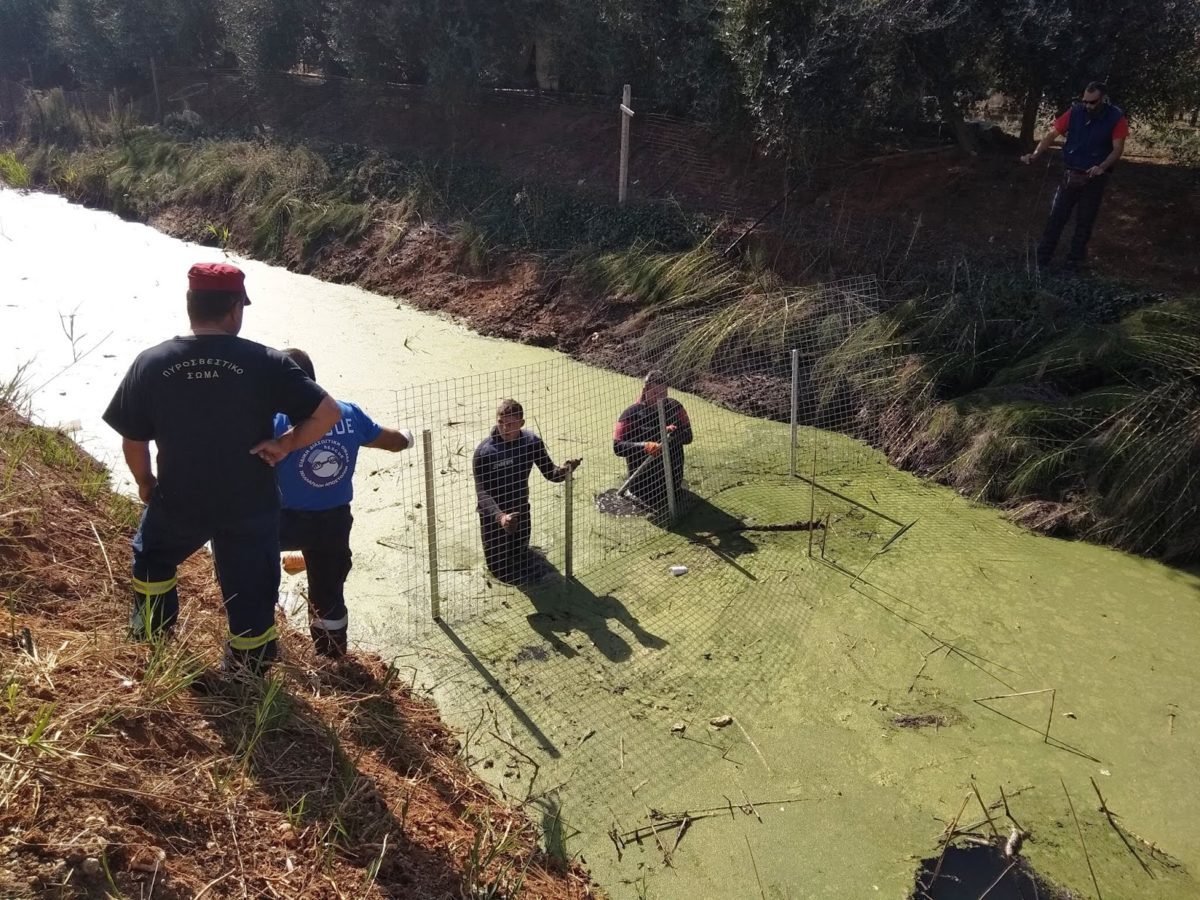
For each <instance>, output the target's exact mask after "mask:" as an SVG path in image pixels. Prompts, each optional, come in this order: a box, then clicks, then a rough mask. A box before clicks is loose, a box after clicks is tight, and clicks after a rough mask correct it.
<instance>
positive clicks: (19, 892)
mask: <svg viewBox="0 0 1200 900" xmlns="http://www.w3.org/2000/svg"><path fill="white" fill-rule="evenodd" d="M0 473H3V480H2V481H0V598H3V601H4V604H5V607H4V613H5V619H6V621H5V622H4V634H3V635H2V636H0V666H2V667H3V672H4V686H3V692H2V694H0V896H3V897H13V898H19V897H35V896H36V897H64V898H65V897H108V896H141V897H155V898H160V900H168V898H183V897H200V896H203V897H205V898H219V897H245V896H254V897H306V898H307V897H318V898H322V897H329V898H334V897H339V898H340V897H355V898H358V897H413V898H440V897H446V898H450V897H467V896H471V897H474V896H489V897H491V896H494V897H509V896H514V895H515V894H516V893H517V892H518V891H519V893H520V896H522V897H540V898H581V897H589V896H593V893H594V892H593V889H592V887H591V886H590V883H589V880H588V878H587V877H586V875H585V874H584V873H582V872H581V871H580V870H578V869H577V868H575V867H567V866H556V865H555V864H554V863H553V862H552V861H550V860H549V859H547V858H546V857H545V856H544V855H542V854H541V853H539V852H538V851H537V849H536V839H535V834H534V829H533V827H532V825H531V824H530V822H529V820H528V819H527V818H526V817H525V816H524V814H523V813H521V812H520V811H516V810H512V809H509V808H507V807H504V806H502V805H500V804H499V803H498V802H497V801H496V800H494V799H493V797H492V796H491V795H490V794H489V793H488V791H487V790H486V788H485V787H484V786H483V785H482V784H481V783H480V782H479V781H477V780H476V779H475V778H474V777H473V776H472V775H471V774H470V773H469V772H468V771H467V769H466V768H465V767H464V766H463V764H462V763H461V761H460V760H459V758H458V757H457V756H456V753H457V750H458V746H457V743H456V741H455V740H454V738H453V737H452V735H451V734H450V732H449V731H448V730H447V729H446V727H445V726H444V725H443V724H442V723H441V722H440V720H439V719H438V716H437V712H436V710H434V709H433V708H431V707H430V706H429V705H428V704H426V703H423V702H420V701H418V700H416V699H414V698H413V697H412V696H411V695H410V693H409V691H408V690H407V689H406V688H405V686H404V685H403V683H402V680H403V679H402V678H401V677H399V673H397V672H396V671H395V670H389V669H388V668H387V667H385V666H384V665H383V663H382V662H381V661H380V660H378V659H376V658H363V657H360V658H358V659H357V660H356V661H354V662H351V663H344V664H340V665H338V666H336V667H335V666H333V665H330V664H322V663H320V662H318V661H317V659H316V658H315V657H314V656H313V655H312V654H311V651H310V649H309V647H308V643H307V640H305V639H302V638H301V637H300V636H299V635H297V634H296V633H294V632H291V631H289V632H288V633H287V634H286V635H285V637H284V641H283V643H284V656H285V659H286V663H285V664H282V665H280V666H278V667H277V669H276V671H275V675H274V677H273V678H272V679H269V680H267V681H265V682H262V681H251V680H242V681H238V680H232V679H229V678H226V677H225V676H222V675H220V674H219V673H218V671H217V668H216V661H217V657H218V654H219V645H220V641H221V637H222V635H223V633H224V627H223V626H224V616H223V614H222V611H221V605H220V597H219V593H218V591H217V590H216V587H215V585H214V583H213V581H212V578H211V574H210V566H209V565H208V562H207V560H204V559H193V560H192V561H191V562H190V563H189V564H188V565H186V566H185V567H184V569H183V571H182V573H181V588H182V592H183V593H184V594H185V599H184V610H185V615H184V620H183V621H182V622H181V626H182V627H181V628H179V633H178V634H177V636H176V637H175V638H174V639H172V640H169V641H166V642H164V643H162V644H161V645H159V646H153V647H148V646H145V645H140V644H132V643H128V642H126V641H125V640H124V636H123V627H122V626H123V621H124V618H125V609H126V596H127V591H128V589H129V586H128V579H127V576H126V574H125V573H126V568H127V565H128V551H127V544H128V536H129V532H130V530H131V527H132V525H133V523H134V522H135V520H136V514H137V510H136V508H135V507H134V506H133V504H131V503H129V501H127V500H124V499H123V498H120V497H117V496H116V495H114V494H112V493H111V492H110V491H109V489H108V480H107V476H106V474H105V472H104V471H103V469H102V468H101V467H100V466H99V465H98V464H97V463H95V461H94V460H92V459H91V458H90V457H88V456H86V455H85V454H84V453H83V452H82V451H80V450H79V448H78V447H77V446H76V445H75V444H74V443H72V442H71V441H70V440H69V439H68V438H66V437H65V436H64V435H62V434H60V433H57V432H52V431H48V430H45V429H41V428H36V427H33V426H31V425H30V424H29V423H28V422H27V421H25V420H24V419H23V418H21V417H20V416H19V415H18V414H17V413H15V412H14V410H13V409H12V407H11V406H9V405H7V404H0Z"/></svg>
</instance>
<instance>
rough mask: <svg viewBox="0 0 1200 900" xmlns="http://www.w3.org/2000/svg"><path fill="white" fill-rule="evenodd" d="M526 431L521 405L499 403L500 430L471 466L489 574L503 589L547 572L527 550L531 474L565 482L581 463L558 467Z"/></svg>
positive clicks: (480, 448) (482, 446) (494, 431)
mask: <svg viewBox="0 0 1200 900" xmlns="http://www.w3.org/2000/svg"><path fill="white" fill-rule="evenodd" d="M524 425H525V411H524V409H522V407H521V404H520V403H518V402H517V401H516V400H503V401H501V403H500V407H499V408H498V409H497V410H496V427H494V428H493V429H492V433H491V434H490V435H489V436H488V438H487V440H485V441H484V442H483V443H481V444H480V445H479V446H478V447H476V448H475V456H474V458H473V459H472V460H471V471H472V473H473V474H474V476H475V493H476V496H477V498H478V503H477V506H476V509H477V511H478V512H479V530H480V533H481V535H482V537H483V556H484V560H485V561H486V562H487V567H488V571H489V572H491V573H492V574H493V575H495V576H496V578H498V579H499V580H500V581H502V582H504V583H505V584H525V583H527V582H530V581H534V580H536V579H537V578H538V577H539V576H540V575H542V574H543V573H544V572H545V571H546V569H545V561H544V560H541V559H540V558H538V557H537V556H535V555H534V554H533V553H531V552H530V550H529V537H530V533H531V530H532V529H531V522H530V512H531V510H530V507H529V473H530V472H531V471H533V467H534V466H537V468H538V471H539V472H541V473H542V477H543V478H545V479H546V480H548V481H563V480H565V479H566V477H567V473H568V472H574V471H575V469H576V468H578V467H579V464H580V463H581V462H582V460H579V459H568V460H567V461H566V462H565V463H563V464H562V465H561V466H556V465H554V463H553V461H551V459H550V454H549V453H548V452H546V445H545V444H544V443H542V439H541V438H540V437H538V436H537V435H536V434H534V433H533V432H532V431H524V430H523V426H524Z"/></svg>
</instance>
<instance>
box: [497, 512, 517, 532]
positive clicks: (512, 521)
mask: <svg viewBox="0 0 1200 900" xmlns="http://www.w3.org/2000/svg"><path fill="white" fill-rule="evenodd" d="M517 517H518V514H517V513H501V514H500V518H499V522H500V527H501V528H503V529H504V530H505V531H507V532H508V533H509V534H512V533H513V532H514V531H516V530H517Z"/></svg>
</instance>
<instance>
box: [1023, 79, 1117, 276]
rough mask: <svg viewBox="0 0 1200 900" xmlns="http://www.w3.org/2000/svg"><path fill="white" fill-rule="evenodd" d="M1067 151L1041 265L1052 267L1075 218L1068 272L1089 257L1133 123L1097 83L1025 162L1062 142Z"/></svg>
mask: <svg viewBox="0 0 1200 900" xmlns="http://www.w3.org/2000/svg"><path fill="white" fill-rule="evenodd" d="M1063 135H1066V138H1067V141H1066V143H1065V144H1064V145H1063V154H1062V156H1063V179H1062V182H1061V183H1060V184H1059V186H1058V190H1057V191H1056V192H1055V194H1054V205H1053V206H1052V207H1051V209H1050V218H1049V220H1048V221H1047V222H1046V230H1045V231H1044V232H1043V234H1042V240H1041V242H1040V243H1039V244H1038V248H1037V261H1038V265H1039V266H1040V267H1042V268H1045V267H1046V266H1048V265H1050V261H1051V260H1052V259H1053V258H1054V249H1055V248H1056V247H1057V246H1058V239H1059V238H1060V237H1061V236H1062V233H1063V229H1064V228H1066V227H1067V222H1068V221H1069V220H1070V218H1071V213H1072V212H1074V213H1075V234H1074V236H1073V237H1072V239H1071V249H1070V251H1069V252H1068V253H1067V267H1068V268H1070V269H1077V268H1079V266H1081V265H1082V264H1083V261H1084V258H1085V257H1086V255H1087V244H1088V241H1089V240H1090V239H1091V236H1092V228H1093V226H1095V224H1096V216H1097V214H1098V213H1099V212H1100V198H1101V197H1102V196H1103V194H1104V188H1105V186H1106V185H1107V184H1108V173H1109V172H1110V171H1112V167H1113V166H1115V165H1116V164H1117V160H1119V159H1120V158H1121V154H1122V153H1124V152H1125V138H1126V137H1128V136H1129V122H1128V121H1127V120H1126V119H1125V113H1124V112H1122V111H1121V108H1120V107H1119V106H1114V105H1113V104H1111V103H1109V101H1108V88H1107V87H1106V86H1105V85H1104V84H1103V83H1101V82H1099V81H1093V82H1092V83H1091V84H1089V85H1088V86H1087V90H1085V91H1084V92H1083V98H1082V99H1081V100H1079V101H1077V102H1076V103H1074V104H1073V105H1072V106H1071V108H1070V109H1069V110H1067V111H1066V112H1065V113H1063V114H1062V115H1061V116H1059V117H1058V118H1057V119H1056V120H1055V122H1054V127H1053V128H1052V129H1051V130H1050V132H1049V133H1048V134H1047V135H1046V136H1045V137H1044V138H1042V140H1041V142H1040V143H1039V144H1038V145H1037V147H1036V148H1034V151H1033V152H1032V153H1027V154H1025V155H1024V156H1022V157H1021V162H1023V163H1025V164H1026V165H1028V164H1029V163H1031V162H1033V161H1034V160H1035V159H1037V158H1038V157H1039V156H1041V155H1042V154H1043V153H1045V152H1046V151H1047V150H1048V149H1050V147H1051V145H1053V143H1054V142H1055V141H1056V140H1057V139H1058V138H1059V137H1061V136H1063Z"/></svg>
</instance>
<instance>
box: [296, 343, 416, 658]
mask: <svg viewBox="0 0 1200 900" xmlns="http://www.w3.org/2000/svg"><path fill="white" fill-rule="evenodd" d="M283 354H284V356H286V357H287V358H288V359H290V360H291V361H292V362H294V363H295V364H296V365H298V366H299V367H300V369H301V370H302V371H303V372H304V374H305V375H307V376H308V377H309V378H311V379H312V380H313V381H316V378H317V376H316V371H315V369H314V368H313V363H312V359H311V358H310V357H309V355H308V354H307V353H305V352H304V351H303V350H298V349H296V348H294V347H289V348H288V349H286V350H284V351H283ZM337 405H338V409H339V410H340V411H341V418H340V419H339V420H338V421H337V422H336V423H335V424H334V426H333V427H332V428H331V429H329V431H328V432H326V433H325V435H324V436H322V437H321V438H319V439H317V440H316V441H314V442H313V443H311V444H309V445H308V446H307V447H305V448H303V449H301V450H297V451H295V452H294V453H291V454H289V455H288V457H287V459H285V460H284V461H283V462H281V463H279V465H277V466H276V467H275V475H276V477H277V478H278V480H279V494H280V498H281V500H282V503H283V511H282V513H281V514H280V518H279V544H280V547H281V548H282V549H284V550H299V551H300V552H301V553H302V554H304V567H305V570H306V572H307V574H308V612H309V623H308V630H309V634H311V635H312V639H313V646H314V647H315V648H316V651H317V653H319V654H321V655H322V656H328V657H332V658H337V657H340V656H344V655H345V654H346V636H347V629H348V626H349V624H350V617H349V612H348V610H347V609H346V590H345V588H346V576H348V575H349V574H350V567H351V564H352V563H351V560H352V554H351V552H350V529H351V527H352V526H353V524H354V516H353V515H352V514H351V512H350V501H351V500H353V499H354V469H355V466H356V465H357V464H358V450H359V448H360V447H372V448H375V449H379V450H389V451H391V452H393V453H395V452H398V451H400V450H407V449H408V448H409V447H411V446H412V444H413V436H412V432H411V431H409V430H408V429H407V428H403V429H401V430H399V431H395V430H393V429H391V428H384V427H383V426H382V425H378V424H376V423H375V421H374V420H372V419H371V417H370V416H368V415H367V414H366V413H365V412H364V411H363V410H362V408H361V407H360V406H358V405H357V404H355V403H344V402H342V401H340V400H339V401H338V404H337ZM291 427H292V423H291V420H290V419H289V418H288V417H287V416H286V415H284V414H283V413H278V414H277V415H276V416H275V435H276V437H279V436H282V435H284V434H286V433H287V432H288V429H290V428H291Z"/></svg>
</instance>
